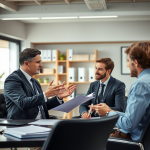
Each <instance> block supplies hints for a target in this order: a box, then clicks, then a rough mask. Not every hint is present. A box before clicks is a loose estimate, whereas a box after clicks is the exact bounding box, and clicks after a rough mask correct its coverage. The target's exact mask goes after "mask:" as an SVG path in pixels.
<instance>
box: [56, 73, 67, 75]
mask: <svg viewBox="0 0 150 150" xmlns="http://www.w3.org/2000/svg"><path fill="white" fill-rule="evenodd" d="M58 75H62V76H64V75H67V73H59V74H58Z"/></svg>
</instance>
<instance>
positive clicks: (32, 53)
mask: <svg viewBox="0 0 150 150" xmlns="http://www.w3.org/2000/svg"><path fill="white" fill-rule="evenodd" d="M40 54H41V51H40V50H38V49H33V48H26V49H24V50H23V51H22V52H20V54H19V64H20V65H21V66H22V65H23V64H24V62H25V61H32V60H33V58H34V57H36V55H40Z"/></svg>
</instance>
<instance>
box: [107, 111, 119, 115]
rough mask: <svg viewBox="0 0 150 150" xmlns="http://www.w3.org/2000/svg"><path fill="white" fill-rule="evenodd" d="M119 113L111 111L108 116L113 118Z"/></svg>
mask: <svg viewBox="0 0 150 150" xmlns="http://www.w3.org/2000/svg"><path fill="white" fill-rule="evenodd" d="M116 114H117V113H116V112H115V111H110V112H109V114H108V116H113V115H116Z"/></svg>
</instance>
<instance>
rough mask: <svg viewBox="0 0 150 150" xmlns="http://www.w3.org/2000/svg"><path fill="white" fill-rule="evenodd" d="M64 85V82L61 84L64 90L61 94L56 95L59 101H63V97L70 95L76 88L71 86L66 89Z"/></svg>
mask: <svg viewBox="0 0 150 150" xmlns="http://www.w3.org/2000/svg"><path fill="white" fill-rule="evenodd" d="M64 84H65V82H63V84H62V87H63V88H64V89H62V90H61V93H59V94H58V98H59V99H63V98H64V97H67V96H69V95H71V94H72V93H73V92H74V90H75V88H76V85H73V84H71V85H69V86H68V87H64Z"/></svg>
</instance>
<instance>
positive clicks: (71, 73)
mask: <svg viewBox="0 0 150 150" xmlns="http://www.w3.org/2000/svg"><path fill="white" fill-rule="evenodd" d="M68 77H69V82H74V81H76V68H73V67H71V68H69V76H68Z"/></svg>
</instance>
